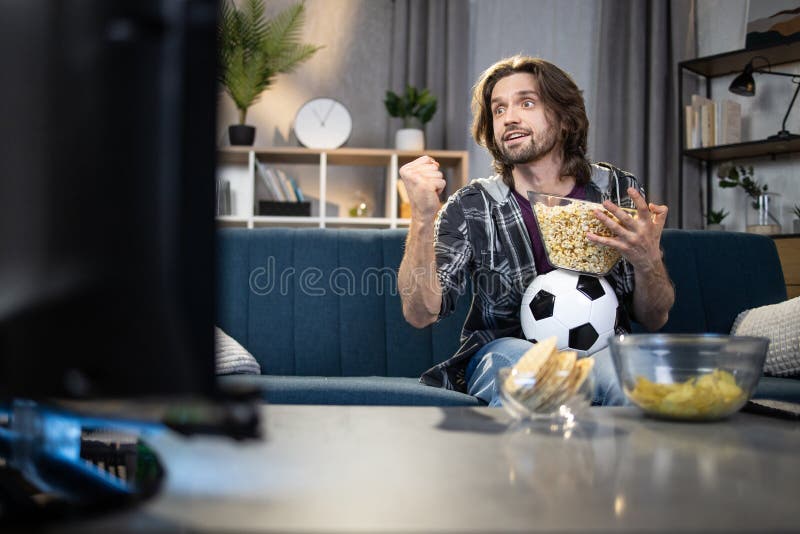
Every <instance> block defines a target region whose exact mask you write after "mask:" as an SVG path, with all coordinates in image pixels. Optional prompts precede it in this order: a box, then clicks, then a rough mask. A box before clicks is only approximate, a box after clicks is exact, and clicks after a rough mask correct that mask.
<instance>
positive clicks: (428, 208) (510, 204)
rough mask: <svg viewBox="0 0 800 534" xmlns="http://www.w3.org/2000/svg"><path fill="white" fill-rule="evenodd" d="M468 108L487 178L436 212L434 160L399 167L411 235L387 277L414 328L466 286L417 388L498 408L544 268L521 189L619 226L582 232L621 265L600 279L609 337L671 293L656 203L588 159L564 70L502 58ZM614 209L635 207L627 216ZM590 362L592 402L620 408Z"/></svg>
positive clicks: (658, 307)
mask: <svg viewBox="0 0 800 534" xmlns="http://www.w3.org/2000/svg"><path fill="white" fill-rule="evenodd" d="M472 111H473V125H472V134H473V137H474V138H475V141H476V142H477V143H478V144H479V145H481V146H484V147H486V148H487V149H488V150H489V152H490V153H491V154H492V156H493V158H494V168H495V171H496V172H497V174H496V175H495V176H493V177H490V178H486V179H479V180H475V181H473V182H472V183H470V184H469V185H467V186H465V187H463V188H461V189H460V190H459V191H457V192H456V193H455V194H453V195H452V196H451V197H450V198H449V199H448V201H447V203H446V204H445V205H444V206H443V207H442V208H441V210H440V204H439V194H440V193H441V192H442V191H443V190H444V187H445V180H444V176H443V174H442V173H441V172H440V171H439V165H438V163H437V162H436V161H435V160H434V159H433V158H431V157H428V156H423V157H421V158H419V159H417V160H415V161H412V162H411V163H408V164H406V165H404V166H403V167H402V168H401V169H400V178H401V179H402V180H403V183H404V184H405V187H406V189H407V191H408V194H409V198H410V203H411V227H410V229H409V233H408V241H407V243H406V251H405V255H404V257H403V261H402V263H401V265H400V272H399V275H398V278H399V287H400V289H401V298H402V302H403V315H404V316H405V318H406V320H407V321H408V322H409V323H411V324H412V325H414V326H416V327H418V328H423V327H425V326H427V325H429V324H432V323H434V322H436V321H437V320H439V319H441V318H442V317H444V316H446V315H448V314H449V313H451V312H452V311H453V310H454V309H455V303H456V299H457V298H458V297H459V296H460V295H463V293H464V292H465V289H466V284H467V278H468V277H469V278H471V279H472V282H473V285H474V291H475V298H474V299H473V300H472V306H471V308H470V311H469V315H468V317H467V320H466V322H465V324H464V329H463V331H462V335H461V348H460V349H459V350H458V352H457V353H456V354H455V355H454V356H452V357H451V358H450V359H448V360H447V361H445V362H443V363H441V364H439V365H436V366H435V367H433V368H431V369H430V370H428V371H426V372H425V373H424V374H423V375H422V377H421V379H420V380H421V381H422V382H424V383H426V384H429V385H432V386H439V387H446V388H449V389H455V390H458V391H462V392H466V393H469V394H471V395H474V396H477V397H478V398H480V399H482V400H483V401H485V402H486V403H487V404H489V405H490V406H498V405H499V404H500V402H499V399H498V394H497V388H496V387H495V384H494V378H495V376H496V373H497V370H498V369H499V368H500V367H505V366H510V365H513V364H514V363H516V361H517V360H518V359H519V358H520V357H521V356H522V355H523V354H524V353H525V351H527V350H528V349H529V348H530V347H531V343H530V342H528V341H527V340H525V339H524V336H523V334H522V329H521V326H520V318H519V311H520V303H521V301H522V295H523V292H524V290H525V288H526V287H527V286H528V285H529V284H530V282H531V281H532V280H533V278H534V277H535V276H537V274H544V273H546V272H548V271H550V270H552V269H553V268H552V266H550V265H549V264H548V263H547V259H546V256H545V253H544V248H543V245H542V241H541V237H540V235H539V232H538V228H536V223H535V220H534V217H533V214H532V211H531V206H530V203H529V202H528V200H527V192H528V191H538V192H541V193H549V194H554V195H561V196H568V197H572V198H578V199H585V200H589V201H594V202H601V201H602V203H603V205H604V207H605V208H606V209H607V210H608V211H609V212H611V213H612V214H613V215H614V216H615V217H616V218H617V219H618V220H619V222H615V221H614V220H613V219H612V218H610V217H608V216H606V215H605V214H603V212H602V210H599V209H598V210H595V216H596V217H597V218H598V219H599V220H600V221H602V222H603V223H604V224H605V225H606V226H607V227H608V228H609V229H611V230H612V231H613V233H614V234H615V235H616V237H602V236H598V235H595V234H592V233H590V232H587V238H588V239H589V240H591V241H593V242H595V243H600V244H603V245H607V246H610V247H613V248H614V249H616V250H618V251H619V252H620V253H621V254H622V257H623V260H622V261H620V262H618V263H617V265H616V266H615V267H614V269H613V270H612V271H611V273H609V275H608V276H607V279H608V281H609V282H610V283H611V285H612V287H613V288H614V291H615V293H616V294H617V297H618V299H619V301H620V303H621V304H622V308H623V310H624V311H623V312H622V313H621V317H620V319H621V320H619V321H618V327H617V333H623V332H627V331H629V330H630V325H629V320H628V317H626V315H632V316H633V317H634V318H635V319H636V320H637V321H638V322H640V323H641V324H642V325H644V326H645V328H647V329H648V330H650V331H653V330H657V329H658V328H660V327H661V326H662V325H664V323H666V321H667V317H668V313H669V310H670V308H671V307H672V303H673V301H674V298H675V297H674V291H673V288H672V284H671V282H670V280H669V277H668V275H667V272H666V269H665V267H664V263H663V261H662V253H661V249H660V239H661V232H662V229H663V227H664V223H665V221H666V217H667V207H666V206H661V205H655V204H648V203H647V202H646V201H645V199H644V192H643V191H642V189H641V187H640V186H639V185H638V182H637V180H636V179H635V178H634V177H633V176H631V175H630V174H629V173H626V172H624V171H621V170H619V169H617V168H615V167H613V166H611V165H608V164H590V163H589V162H588V161H587V159H586V156H585V154H586V137H587V132H588V126H589V123H588V120H587V118H586V110H585V106H584V102H583V97H582V95H581V91H580V90H579V89H578V87H577V86H576V85H575V82H574V81H573V80H572V79H571V78H570V76H569V75H568V74H566V73H565V72H563V71H562V70H561V69H559V68H558V67H556V66H555V65H553V64H551V63H548V62H547V61H544V60H542V59H538V58H531V57H525V56H514V57H511V58H507V59H504V60H501V61H499V62H498V63H496V64H495V65H493V66H491V67H490V68H489V69H487V70H486V72H484V73H483V75H482V76H481V78H480V79H479V80H478V83H477V84H476V85H475V88H474V90H473V98H472ZM612 200H613V202H612ZM619 206H624V207H629V208H635V209H636V210H637V212H638V213H637V215H638V216H637V217H632V216H630V215H629V214H628V213H626V212H625V211H624V210H622V209H620V208H619ZM437 214H438V215H437ZM634 272H635V273H636V280H635V284H634V277H633V273H634ZM594 358H595V365H594V368H593V373H594V375H595V384H596V388H595V389H596V392H595V398H594V402H595V403H596V404H622V403H624V395H623V394H622V392H621V390H620V388H619V384H618V382H617V378H616V374H615V371H614V367H613V363H612V361H611V358H610V354H609V350H608V348H606V349H603V350H601V351H599V352H597V353H595V354H594Z"/></svg>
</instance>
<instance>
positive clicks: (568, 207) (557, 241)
mask: <svg viewBox="0 0 800 534" xmlns="http://www.w3.org/2000/svg"><path fill="white" fill-rule="evenodd" d="M528 199H529V200H530V202H531V207H532V208H533V215H534V218H535V219H536V224H537V225H538V226H539V233H540V234H541V235H542V242H543V243H544V250H545V253H546V254H547V261H548V262H549V263H550V265H552V266H553V267H557V268H559V269H567V270H569V271H577V272H580V273H586V274H592V275H595V276H605V275H606V274H608V273H609V271H611V269H612V268H613V267H614V265H616V264H617V262H618V261H619V259H620V257H621V256H620V253H619V252H618V251H616V250H615V249H613V248H611V247H607V246H605V245H600V244H597V243H593V242H591V241H589V238H587V237H586V232H587V231H591V232H592V233H594V234H597V235H601V236H607V237H611V236H613V235H614V234H613V233H612V232H611V230H609V229H608V227H606V225H605V224H603V223H602V222H600V220H599V219H598V218H597V217H595V215H594V210H596V209H600V210H602V211H604V212H605V213H606V215H608V216H609V217H611V218H612V219H613V218H615V217H614V216H613V215H612V214H611V213H610V212H609V211H608V210H606V209H605V208H604V207H603V205H602V204H598V203H596V202H588V201H586V200H577V199H574V198H567V197H560V196H556V195H546V194H544V193H534V192H532V191H531V192H528ZM622 209H624V210H625V211H626V212H628V213H630V214H631V216H633V217H635V216H636V210H635V209H631V208H622Z"/></svg>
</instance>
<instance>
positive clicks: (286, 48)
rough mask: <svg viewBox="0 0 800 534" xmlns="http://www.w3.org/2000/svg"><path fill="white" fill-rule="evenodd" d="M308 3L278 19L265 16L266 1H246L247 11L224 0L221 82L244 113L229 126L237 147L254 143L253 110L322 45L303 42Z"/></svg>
mask: <svg viewBox="0 0 800 534" xmlns="http://www.w3.org/2000/svg"><path fill="white" fill-rule="evenodd" d="M304 10H305V7H304V4H303V3H302V2H300V3H297V4H294V5H292V6H290V7H288V8H286V9H285V10H283V11H281V12H280V13H278V14H277V15H276V16H275V17H274V18H272V19H269V20H266V19H265V18H264V1H263V0H246V1H244V2H243V6H242V8H241V9H239V8H237V7H236V5H234V4H233V1H232V0H223V2H222V5H221V13H220V19H219V28H218V32H217V38H218V50H219V59H220V66H219V75H218V81H219V82H220V83H221V84H222V86H223V88H224V89H225V92H226V93H228V95H230V97H231V99H232V100H233V102H234V104H235V105H236V109H237V110H238V111H239V123H238V124H237V125H233V126H229V127H228V135H229V137H230V141H231V144H232V145H252V144H253V141H254V139H255V128H254V127H253V126H249V125H247V124H245V121H246V120H247V110H248V109H249V108H250V106H252V105H253V104H254V103H255V102H257V101H258V99H259V98H260V97H261V94H262V93H263V92H264V91H265V90H266V89H268V88H269V87H270V85H272V83H273V82H274V81H275V77H276V76H277V75H278V74H280V73H287V72H291V71H293V70H294V69H295V68H296V67H297V66H298V65H299V64H300V63H302V62H304V61H306V60H307V59H309V58H310V57H311V56H312V55H314V53H315V52H316V51H317V50H319V49H320V48H321V47H320V46H316V45H311V44H304V43H301V42H300V29H301V27H302V25H303V16H304Z"/></svg>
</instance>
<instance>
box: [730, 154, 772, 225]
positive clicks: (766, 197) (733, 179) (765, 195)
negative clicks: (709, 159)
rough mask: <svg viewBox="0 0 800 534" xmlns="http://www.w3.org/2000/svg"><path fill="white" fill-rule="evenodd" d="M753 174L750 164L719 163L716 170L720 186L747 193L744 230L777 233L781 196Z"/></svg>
mask: <svg viewBox="0 0 800 534" xmlns="http://www.w3.org/2000/svg"><path fill="white" fill-rule="evenodd" d="M753 176H754V175H753V167H752V166H751V167H743V166H738V167H737V166H735V165H733V164H730V163H728V164H723V165H720V167H719V169H718V171H717V177H718V178H719V186H720V187H723V188H730V187H741V188H742V189H743V190H744V192H745V193H746V194H747V197H748V198H747V204H746V207H747V209H746V218H747V219H746V225H745V230H746V231H747V232H751V233H756V234H779V233H781V220H780V216H781V215H780V213H781V206H780V202H781V196H780V194H778V193H773V192H769V191H767V184H761V183H759V182H758V181H757V180H755V179H754V177H753Z"/></svg>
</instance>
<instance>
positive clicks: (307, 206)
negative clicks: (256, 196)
mask: <svg viewBox="0 0 800 534" xmlns="http://www.w3.org/2000/svg"><path fill="white" fill-rule="evenodd" d="M258 214H259V215H281V216H291V217H310V216H311V202H278V201H275V200H259V201H258Z"/></svg>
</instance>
